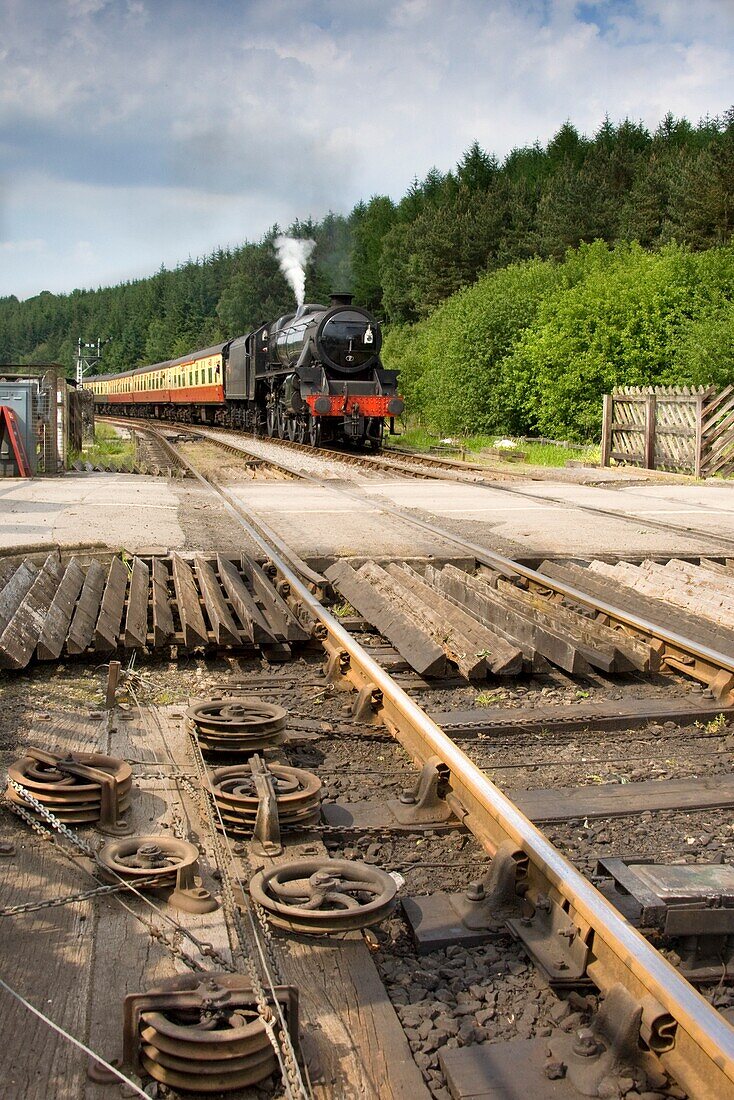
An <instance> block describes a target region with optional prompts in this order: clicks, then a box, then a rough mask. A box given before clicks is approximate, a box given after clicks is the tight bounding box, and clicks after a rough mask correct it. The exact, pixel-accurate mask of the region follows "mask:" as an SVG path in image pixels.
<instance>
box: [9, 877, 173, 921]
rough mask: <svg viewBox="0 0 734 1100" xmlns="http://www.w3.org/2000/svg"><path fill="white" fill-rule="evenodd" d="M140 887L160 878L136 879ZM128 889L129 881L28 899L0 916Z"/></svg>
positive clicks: (158, 883)
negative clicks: (60, 894)
mask: <svg viewBox="0 0 734 1100" xmlns="http://www.w3.org/2000/svg"><path fill="white" fill-rule="evenodd" d="M135 885H136V886H137V887H138V888H143V887H146V886H160V880H159V879H154V878H149V879H136V881H135ZM124 890H127V883H125V884H124V885H123V884H122V883H114V884H111V885H109V886H97V887H95V888H94V889H92V890H82V891H81V892H80V893H78V894H66V895H63V896H61V897H57V898H49V899H48V900H47V901H27V902H25V903H24V904H22V905H6V906H5V907H4V908H3V909H0V917H14V916H15V915H16V914H17V913H35V912H36V911H37V910H39V909H56V908H57V907H58V906H60V905H73V904H74V902H76V901H90V900H91V899H92V898H101V897H104V896H105V895H107V894H121V893H122V892H123V891H124Z"/></svg>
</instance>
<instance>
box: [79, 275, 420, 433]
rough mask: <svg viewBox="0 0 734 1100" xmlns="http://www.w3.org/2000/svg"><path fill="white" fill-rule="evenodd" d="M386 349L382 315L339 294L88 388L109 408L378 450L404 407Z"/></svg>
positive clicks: (92, 380) (97, 379)
mask: <svg viewBox="0 0 734 1100" xmlns="http://www.w3.org/2000/svg"><path fill="white" fill-rule="evenodd" d="M381 346H382V333H381V330H380V325H379V323H378V322H377V320H376V319H375V318H374V317H373V316H372V315H371V314H369V313H368V312H367V311H366V310H364V309H361V308H360V307H359V306H354V305H353V304H352V298H351V295H349V294H335V295H332V298H331V302H330V304H329V306H323V305H317V304H307V305H302V306H300V307H299V309H298V310H297V311H296V312H295V313H290V314H286V315H285V316H283V317H280V318H279V319H278V320H277V321H274V322H272V323H270V324H263V325H261V326H260V327H259V328H257V329H255V330H254V331H253V332H249V333H247V334H246V335H244V336H237V337H235V338H234V339H232V340H229V341H227V342H225V343H223V344H217V345H215V346H214V347H211V348H205V349H204V350H202V351H196V352H192V353H190V354H189V355H186V356H182V357H181V358H179V359H175V360H169V361H167V362H165V363H155V364H153V365H152V366H149V367H138V368H136V369H135V370H132V371H123V372H122V373H120V374H114V375H98V376H97V377H93V378H88V379H85V381H84V383H83V384H84V386H85V387H86V388H91V389H92V390H93V392H94V401H95V407H97V408H98V409H99V411H100V412H102V413H104V412H115V413H120V412H122V413H123V414H128V415H135V416H151V417H153V418H155V419H161V420H182V421H184V422H188V423H199V424H215V425H222V426H226V427H234V428H243V429H248V430H252V431H255V432H258V433H262V434H267V435H271V436H279V437H280V438H289V439H292V440H294V441H298V442H301V443H303V442H306V441H308V442H309V443H311V444H312V445H317V444H319V443H321V442H328V441H341V442H344V443H348V444H350V445H352V446H355V447H363V446H369V447H372V448H373V449H377V448H378V447H379V446H380V443H381V441H382V435H383V431H384V424H385V421H386V419H391V418H393V417H396V416H399V415H400V414H401V413H402V411H403V407H404V405H403V400H402V398H401V397H400V396H399V394H398V386H397V372H396V371H390V370H386V369H385V368H384V367H383V365H382V361H381V359H380V349H381Z"/></svg>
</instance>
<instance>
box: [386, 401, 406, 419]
mask: <svg viewBox="0 0 734 1100" xmlns="http://www.w3.org/2000/svg"><path fill="white" fill-rule="evenodd" d="M404 408H405V402H404V401H403V399H402V397H391V398H390V400H389V401H388V403H387V411H388V413H389V414H390V416H401V415H402V412H403V409H404Z"/></svg>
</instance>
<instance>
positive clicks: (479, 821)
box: [252, 532, 734, 1100]
mask: <svg viewBox="0 0 734 1100" xmlns="http://www.w3.org/2000/svg"><path fill="white" fill-rule="evenodd" d="M252 537H253V538H254V539H255V541H256V542H258V543H259V544H260V546H261V547H262V548H263V550H265V551H266V552H267V553H268V555H269V557H270V560H271V561H272V562H273V564H274V565H275V567H276V569H277V570H278V572H279V573H280V575H281V577H282V578H283V579H285V580H287V581H288V583H289V584H290V586H291V593H292V598H294V599H296V600H299V601H300V602H301V603H303V605H304V606H305V607H307V608H308V609H309V611H311V613H312V614H313V615H314V617H315V618H316V619H317V620H319V621H320V622H321V623H322V624H323V626H324V627H325V628H326V632H327V634H328V637H327V639H326V640H325V644H326V645H327V647H329V648H331V647H333V648H338V649H339V650H341V651H344V652H346V653H347V654H348V655H349V657H350V661H349V669H348V671H347V676H348V677H349V679H350V681H351V682H352V683H353V684H355V685H357V686H363V685H364V684H365V683H373V684H374V685H375V686H376V687H377V688H378V689H379V690H380V691H381V692H382V696H383V701H382V706H381V708H380V710H379V711H378V713H379V715H380V717H381V719H382V721H383V722H384V724H385V725H386V726H387V728H388V729H389V730H390V731H391V732H392V733H393V735H394V736H395V737H396V738H397V739H398V740H399V741H400V742H401V744H403V746H404V747H405V748H406V750H407V751H408V752H409V753H411V755H412V756H413V757H414V758H415V759H417V760H419V761H420V762H422V763H425V762H426V761H427V760H428V759H430V758H431V757H434V756H437V757H438V758H439V760H440V761H441V762H442V763H444V764H445V765H446V766H447V767H448V768H449V770H450V773H451V787H452V790H453V792H454V795H455V796H456V798H458V800H459V802H460V803H461V804H462V805H463V807H464V809H465V810H466V811H467V813H468V816H467V818H465V823H466V824H467V825H468V826H469V827H470V828H471V829H472V831H473V832H475V835H476V836H477V838H478V839H479V841H480V842H481V843H482V844H483V845H484V847H485V848H486V849H487V850H488V851H489V852H490V854H494V852H495V851H496V849H497V848H498V847H499V845H500V843H502V842H503V841H507V840H509V841H511V842H512V844H514V845H515V847H516V848H517V849H519V850H520V851H521V852H522V853H523V855H524V856H525V857H527V859H528V860H529V863H530V869H529V874H530V876H531V879H532V881H533V883H534V884H536V883H537V884H541V883H542V884H543V885H544V886H545V887H546V890H550V891H552V892H553V893H554V894H555V895H556V896H560V898H562V899H565V900H566V901H567V902H568V903H569V904H570V907H571V908H570V911H569V915H572V917H573V920H574V921H575V922H577V923H581V924H582V925H585V926H586V928H588V929H589V932H590V937H591V951H590V957H591V959H592V961H591V963H590V964H589V967H588V972H589V976H590V977H593V980H594V982H595V984H596V985H598V986H599V988H600V989H601V990H602V992H605V991H606V990H608V989H610V988H611V987H612V986H613V985H615V984H616V983H621V984H622V985H624V987H625V988H626V989H627V990H628V991H629V992H630V993H631V994H632V996H633V997H634V998H635V999H636V1001H637V1002H638V1003H641V1004H646V1005H648V1006H649V1005H650V1004H651V1003H654V1002H657V1005H656V1012H657V1014H658V1015H660V1014H667V1015H669V1016H670V1018H671V1022H670V1025H669V1028H668V1030H669V1031H672V1033H673V1039H672V1042H671V1044H670V1047H669V1049H667V1050H664V1051H660V1052H658V1056H659V1058H660V1061H661V1064H662V1065H663V1067H664V1068H665V1069H666V1070H667V1071H669V1072H670V1074H671V1075H672V1076H673V1077H674V1078H675V1080H676V1081H678V1082H679V1084H680V1085H681V1086H682V1087H683V1088H684V1089H686V1091H687V1092H688V1094H689V1095H690V1096H695V1097H696V1098H697V1100H709V1098H710V1100H734V1028H732V1027H731V1026H730V1025H729V1024H728V1023H727V1022H726V1020H725V1019H724V1018H723V1017H722V1016H721V1015H720V1014H719V1013H718V1012H717V1011H716V1010H715V1009H714V1008H713V1007H712V1006H711V1005H710V1004H709V1003H708V1001H706V1000H704V998H703V997H702V996H701V995H700V994H699V993H698V992H697V991H696V990H695V989H694V988H693V986H691V985H690V984H689V983H688V982H687V981H686V979H685V978H683V977H682V976H681V974H680V973H679V972H678V971H677V970H675V969H674V967H672V966H671V965H670V963H669V962H667V960H666V959H665V958H664V957H663V956H662V955H661V954H660V952H659V951H657V950H656V949H655V948H654V947H652V946H651V944H649V943H648V941H647V940H646V939H645V938H644V936H642V935H640V933H639V932H638V931H637V930H636V929H635V928H633V927H632V926H631V925H630V924H629V923H628V922H627V921H626V920H625V919H624V917H622V915H621V914H620V913H619V912H618V910H617V909H615V907H614V906H613V905H612V904H611V903H610V902H608V901H607V900H606V898H605V897H603V896H602V894H600V893H599V891H598V890H597V889H596V888H595V887H594V886H592V884H591V883H590V882H588V881H587V879H586V878H584V876H583V875H582V874H581V873H580V872H579V871H578V870H577V869H576V868H575V867H574V866H573V864H571V863H570V862H569V861H568V860H567V859H566V858H565V856H563V855H562V854H561V853H560V852H559V851H558V850H557V849H556V848H555V847H554V846H553V844H551V842H550V841H549V840H548V839H547V837H546V836H544V834H543V833H542V832H541V831H540V830H539V829H537V828H536V827H535V826H534V825H533V824H532V823H531V822H530V821H529V820H528V819H527V818H526V817H525V815H524V814H523V813H521V812H520V810H519V809H518V808H517V806H515V804H514V803H513V802H512V801H511V800H510V799H509V798H508V797H507V796H506V795H505V794H503V793H502V791H500V790H499V788H498V787H496V786H495V785H494V783H492V782H491V781H490V780H489V779H488V778H487V776H486V775H485V774H484V772H482V771H481V770H480V769H479V768H478V767H477V766H476V764H474V763H473V762H472V761H471V760H470V759H469V757H468V756H466V754H465V753H464V752H463V751H462V750H461V749H460V748H459V746H458V745H456V744H455V743H454V742H453V741H452V740H451V738H450V737H448V736H447V734H446V733H444V731H443V730H442V729H441V728H440V727H439V726H437V725H436V723H435V722H434V721H433V720H432V719H431V718H430V717H429V716H428V715H427V714H426V712H425V711H424V710H422V708H421V707H419V706H418V705H417V703H415V702H414V701H413V700H412V699H411V698H410V696H408V695H407V693H406V692H405V691H403V689H402V688H401V687H399V686H398V685H397V684H396V683H395V682H394V680H393V679H392V677H391V676H390V675H389V673H387V672H386V671H385V670H384V669H383V668H381V666H380V665H379V664H378V663H377V662H376V661H375V660H374V659H373V658H372V657H370V655H369V654H368V653H367V652H366V651H365V650H364V648H363V647H362V646H361V645H360V644H359V642H358V641H357V640H356V639H355V638H353V637H352V636H351V634H349V632H348V631H347V630H346V629H345V628H344V627H343V626H342V625H341V624H340V623H339V622H338V621H337V620H336V619H335V618H334V617H333V616H332V615H331V614H330V613H329V612H328V611H327V610H326V609H325V608H324V607H323V606H322V605H321V603H320V602H319V601H318V600H317V599H316V598H315V597H314V596H313V594H312V593H311V592H310V591H309V590H308V589H307V588H306V586H305V585H304V584H303V583H302V582H301V580H300V579H299V578H298V577H297V576H296V574H295V573H294V572H293V571H292V570H291V569H290V568H289V567H288V565H287V564H286V563H285V562H284V561H283V560H282V559H279V558H278V555H277V554H274V553H273V549H272V547H270V546H268V545H267V543H266V542H264V541H263V540H262V538H261V537H260V536H259V535H258V534H257V532H253V534H252Z"/></svg>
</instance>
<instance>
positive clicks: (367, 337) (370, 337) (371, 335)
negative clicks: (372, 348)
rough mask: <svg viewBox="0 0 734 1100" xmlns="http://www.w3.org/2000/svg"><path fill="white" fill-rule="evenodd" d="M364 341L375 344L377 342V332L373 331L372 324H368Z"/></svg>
mask: <svg viewBox="0 0 734 1100" xmlns="http://www.w3.org/2000/svg"><path fill="white" fill-rule="evenodd" d="M364 342H365V344H373V343H374V342H375V334H374V333H373V331H372V325H367V328H366V330H365V334H364Z"/></svg>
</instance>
